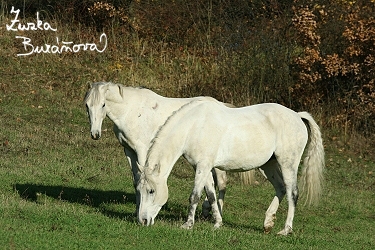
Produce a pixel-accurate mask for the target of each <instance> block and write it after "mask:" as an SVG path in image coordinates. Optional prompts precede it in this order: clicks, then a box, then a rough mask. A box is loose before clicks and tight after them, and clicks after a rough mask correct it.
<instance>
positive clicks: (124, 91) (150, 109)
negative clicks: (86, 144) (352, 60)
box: [85, 82, 251, 216]
mask: <svg viewBox="0 0 375 250" xmlns="http://www.w3.org/2000/svg"><path fill="white" fill-rule="evenodd" d="M193 100H200V101H202V102H206V101H207V102H210V101H213V102H217V101H216V100H215V99H213V98H211V97H195V98H166V97H162V96H160V95H158V94H156V93H154V92H152V91H151V90H148V89H144V88H132V87H125V86H123V85H120V84H114V83H110V82H99V83H93V84H92V85H91V88H90V90H89V91H88V92H87V93H86V97H85V103H86V108H87V113H88V115H89V119H90V124H91V137H92V139H94V140H97V139H99V138H100V136H101V126H102V122H103V120H104V118H105V117H106V116H108V117H109V119H111V120H112V121H113V123H114V127H113V130H114V132H115V135H116V137H117V139H118V140H119V142H120V144H121V145H122V146H123V147H124V151H125V155H126V157H127V159H128V161H129V164H130V166H131V168H132V172H133V177H134V178H133V181H134V187H135V188H136V185H137V183H138V180H139V177H140V174H141V171H142V169H140V167H139V166H144V165H145V162H146V154H147V151H148V149H149V146H150V142H151V140H152V138H154V136H155V134H156V132H157V131H158V129H159V127H160V126H162V125H163V124H164V122H165V121H166V120H167V119H168V117H169V116H171V115H172V114H173V112H174V111H176V110H178V109H179V108H180V107H181V106H183V105H185V104H186V103H189V102H191V101H193ZM212 173H213V174H214V175H215V177H216V181H217V186H218V189H219V209H220V211H221V210H222V206H223V202H224V195H225V189H226V181H227V177H226V173H225V171H221V170H218V169H215V171H213V172H212ZM248 178H251V176H249V177H248ZM138 198H139V195H138V194H137V192H136V200H137V201H136V205H137V211H138V207H139V199H138ZM207 204H208V202H206V203H204V204H203V215H204V216H207V215H208V213H209V205H207Z"/></svg>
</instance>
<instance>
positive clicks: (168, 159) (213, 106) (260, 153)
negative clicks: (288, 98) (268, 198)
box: [137, 101, 324, 235]
mask: <svg viewBox="0 0 375 250" xmlns="http://www.w3.org/2000/svg"><path fill="white" fill-rule="evenodd" d="M309 135H310V136H309ZM308 141H309V143H308ZM306 146H307V152H306V158H305V159H304V170H303V172H302V178H301V181H302V184H303V187H304V188H303V190H302V191H306V196H307V197H306V198H307V202H309V203H311V202H314V201H316V200H317V199H318V198H319V196H320V193H321V189H322V188H321V186H322V181H323V170H324V148H323V144H322V138H321V133H320V130H319V127H318V125H317V124H316V122H315V121H314V119H313V118H312V117H311V115H310V114H308V113H307V112H300V113H296V112H294V111H292V110H290V109H288V108H286V107H284V106H281V105H279V104H272V103H268V104H258V105H253V106H248V107H243V108H228V107H225V106H223V105H219V104H218V103H215V102H201V101H193V102H191V103H189V104H187V105H185V106H183V107H182V108H181V109H180V110H179V111H177V112H176V113H175V114H174V115H173V116H171V117H170V118H169V119H168V120H167V121H166V123H165V124H164V125H163V127H161V128H160V130H159V131H158V133H157V134H156V136H155V138H154V139H153V142H152V146H151V147H150V149H149V152H148V156H147V161H146V165H145V167H144V173H142V176H141V179H140V182H139V185H138V187H137V188H138V191H139V193H140V210H139V214H138V216H139V217H138V220H139V222H140V223H142V224H144V225H152V224H154V219H155V217H156V215H157V214H158V212H159V211H160V209H161V207H162V206H163V205H164V204H165V203H166V201H167V199H168V186H167V178H168V176H169V174H170V172H171V170H172V167H173V165H174V163H175V162H176V160H177V159H178V158H179V157H180V156H181V155H184V156H185V157H186V159H188V161H189V162H190V163H191V164H193V165H195V166H196V173H195V182H194V189H193V191H192V194H191V196H190V211H189V215H188V220H187V222H186V223H185V224H184V225H183V227H184V228H192V226H193V224H194V215H195V210H196V207H197V203H198V200H199V198H200V195H201V192H202V189H203V187H204V185H205V183H206V182H207V179H212V176H211V175H210V174H209V173H210V171H211V169H212V168H214V167H217V168H220V169H222V170H225V171H247V170H251V169H254V168H260V169H261V170H263V171H264V174H265V175H266V176H267V178H268V180H269V181H270V182H271V183H272V185H273V186H274V188H275V191H276V195H275V197H274V199H273V201H272V203H271V205H270V206H269V208H268V210H267V212H266V217H265V221H264V230H265V232H266V233H268V232H270V231H271V229H272V227H273V226H274V220H275V216H276V211H277V209H278V207H279V203H280V202H281V200H282V199H283V197H284V195H285V194H286V195H287V199H288V216H287V219H286V223H285V227H284V229H283V230H282V231H280V232H279V234H281V235H287V234H289V233H291V232H292V224H293V217H294V212H295V207H296V203H297V199H298V188H297V171H298V166H299V164H300V160H301V157H302V155H303V152H304V150H305V147H306ZM208 199H209V200H210V202H211V204H213V203H215V192H211V193H209V194H208ZM214 219H215V227H219V226H220V225H221V224H222V218H221V216H220V214H218V213H217V214H214Z"/></svg>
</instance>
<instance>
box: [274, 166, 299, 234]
mask: <svg viewBox="0 0 375 250" xmlns="http://www.w3.org/2000/svg"><path fill="white" fill-rule="evenodd" d="M298 165H299V161H296V162H295V163H294V164H290V165H287V166H291V167H287V168H282V174H283V179H284V183H285V188H286V196H287V199H288V215H287V218H286V222H285V226H284V229H283V230H281V231H280V232H278V233H277V234H279V235H288V234H290V233H292V231H293V230H292V229H293V219H294V213H295V210H296V206H297V201H298V187H297V170H298Z"/></svg>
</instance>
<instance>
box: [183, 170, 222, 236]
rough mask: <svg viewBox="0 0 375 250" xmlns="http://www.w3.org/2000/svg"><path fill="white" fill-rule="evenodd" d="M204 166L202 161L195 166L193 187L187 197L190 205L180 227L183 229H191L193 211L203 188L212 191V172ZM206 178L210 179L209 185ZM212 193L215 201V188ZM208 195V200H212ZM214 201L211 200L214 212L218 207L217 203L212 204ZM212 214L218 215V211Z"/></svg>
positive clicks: (193, 217)
mask: <svg viewBox="0 0 375 250" xmlns="http://www.w3.org/2000/svg"><path fill="white" fill-rule="evenodd" d="M204 166H207V165H203V164H202V163H199V165H198V166H197V168H196V171H195V179H194V188H193V191H192V192H191V195H190V199H189V200H190V206H189V214H188V219H187V221H186V222H185V223H184V224H183V225H182V226H181V227H182V228H185V229H191V228H193V226H194V222H195V211H196V209H197V205H198V202H199V199H200V197H201V194H202V191H203V188H205V187H206V188H207V189H206V190H211V192H210V193H212V188H213V177H212V174H211V172H210V170H211V169H210V168H209V167H204ZM208 180H209V181H210V184H211V185H210V184H208V183H209V181H208ZM213 194H214V195H213V197H214V199H215V201H216V195H215V190H214V192H213ZM210 196H211V197H212V195H211V194H210V195H209V196H208V200H209V201H211V202H212V198H210ZM214 203H215V202H213V203H212V204H211V206H212V209H213V212H215V210H216V211H219V210H218V207H217V204H214ZM214 216H220V213H219V212H217V213H214ZM215 219H216V218H215ZM220 219H221V216H220ZM216 220H217V219H216ZM215 225H216V223H215Z"/></svg>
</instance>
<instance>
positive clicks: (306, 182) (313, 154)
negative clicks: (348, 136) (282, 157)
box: [298, 112, 325, 205]
mask: <svg viewBox="0 0 375 250" xmlns="http://www.w3.org/2000/svg"><path fill="white" fill-rule="evenodd" d="M298 114H299V116H300V117H301V118H302V120H303V121H304V123H305V124H306V126H307V128H308V129H309V142H308V145H307V151H306V157H305V158H304V160H303V165H304V167H303V169H302V175H301V179H300V183H301V186H302V190H301V191H302V193H306V201H305V205H306V204H308V205H311V204H316V203H317V202H318V200H319V198H320V195H321V193H322V190H323V182H324V178H323V172H324V167H325V164H324V147H323V140H322V135H321V132H320V129H319V126H318V124H317V123H316V122H315V121H314V119H313V118H312V116H311V115H310V114H309V113H307V112H299V113H298Z"/></svg>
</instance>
